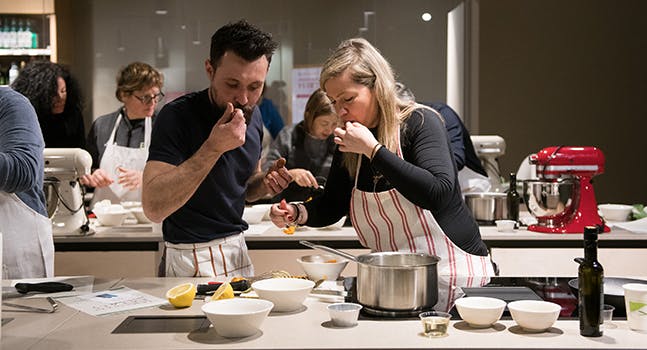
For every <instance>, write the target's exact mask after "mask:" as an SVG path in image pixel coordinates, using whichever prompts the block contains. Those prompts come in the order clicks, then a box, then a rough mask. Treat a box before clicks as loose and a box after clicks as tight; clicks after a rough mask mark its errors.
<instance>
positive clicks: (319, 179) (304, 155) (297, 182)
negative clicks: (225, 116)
mask: <svg viewBox="0 0 647 350" xmlns="http://www.w3.org/2000/svg"><path fill="white" fill-rule="evenodd" d="M335 127H337V115H336V114H335V110H334V107H333V105H332V104H331V103H330V100H329V99H328V97H327V96H326V93H324V92H323V91H321V89H317V90H316V91H315V92H313V93H312V95H310V98H308V102H307V103H306V107H305V111H304V113H303V120H302V121H301V122H299V123H297V124H295V125H292V126H286V127H284V128H283V130H281V132H279V134H278V135H277V137H276V139H275V140H274V141H273V142H272V145H271V147H270V150H269V152H268V154H267V157H266V158H265V161H264V162H263V170H264V171H267V169H269V168H270V166H272V164H274V162H275V161H276V160H277V159H279V158H281V157H283V158H285V160H286V168H287V169H290V170H289V173H290V175H292V178H293V179H294V181H293V182H292V183H290V185H289V186H288V188H286V189H285V190H284V191H283V192H281V193H279V194H278V195H277V196H276V197H274V198H273V199H272V201H273V202H278V201H280V200H281V199H283V198H285V199H286V200H288V201H304V200H306V199H308V198H309V197H311V196H312V195H313V193H314V192H315V191H316V190H317V189H318V188H319V187H320V186H324V185H325V183H326V178H327V177H328V172H329V171H330V164H331V163H332V156H333V153H334V151H335V142H334V141H333V135H332V132H333V130H334V129H335Z"/></svg>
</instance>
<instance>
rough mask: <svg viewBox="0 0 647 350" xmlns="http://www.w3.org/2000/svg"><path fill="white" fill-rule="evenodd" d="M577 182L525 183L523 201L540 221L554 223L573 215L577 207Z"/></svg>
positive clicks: (542, 181)
mask: <svg viewBox="0 0 647 350" xmlns="http://www.w3.org/2000/svg"><path fill="white" fill-rule="evenodd" d="M576 182H577V181H576V180H575V179H561V180H557V181H551V180H548V181H544V180H526V181H524V182H523V199H524V201H525V203H526V205H527V207H528V211H529V212H530V213H531V214H532V215H534V216H535V217H537V219H538V220H539V221H542V220H546V221H549V222H547V224H549V225H550V224H551V223H550V221H554V220H556V219H559V218H563V217H564V216H566V215H571V214H572V213H573V210H574V209H575V208H576V207H577V203H576V202H577V201H578V199H579V198H577V196H576V191H575V189H576Z"/></svg>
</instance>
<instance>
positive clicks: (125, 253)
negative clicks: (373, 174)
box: [54, 222, 647, 277]
mask: <svg viewBox="0 0 647 350" xmlns="http://www.w3.org/2000/svg"><path fill="white" fill-rule="evenodd" d="M93 227H94V229H95V231H96V232H95V233H94V234H93V235H89V236H55V237H54V244H55V247H56V275H87V274H89V275H101V276H109V277H121V276H126V277H150V276H155V275H156V273H157V265H158V262H159V261H160V257H161V254H162V252H163V249H164V245H163V240H162V235H161V233H155V232H153V229H152V226H151V225H150V224H148V225H142V224H138V225H134V224H127V225H123V226H113V227H101V226H94V225H93ZM480 230H481V236H482V237H483V240H484V242H485V244H486V245H487V246H488V247H489V249H490V252H491V254H492V257H493V259H494V261H496V262H497V264H498V265H499V267H500V269H501V273H502V275H507V276H518V275H553V276H568V275H572V274H573V273H574V271H577V266H576V265H575V264H574V263H573V258H574V257H578V256H581V255H582V254H583V250H582V235H581V234H546V233H539V232H531V231H528V230H526V229H524V228H522V229H519V230H515V231H514V232H498V231H497V229H496V227H494V226H481V227H480ZM245 235H246V241H247V245H248V247H249V249H250V255H251V256H252V259H253V261H254V264H255V266H256V270H257V271H259V272H263V271H268V270H272V269H279V268H283V269H287V270H288V271H289V272H291V273H296V274H298V273H300V272H301V270H300V267H299V266H298V264H297V263H296V261H295V259H296V258H297V257H299V256H302V255H307V254H312V253H313V251H312V250H310V249H307V248H305V247H303V246H301V245H300V244H299V241H300V240H309V241H314V242H317V243H320V244H324V245H328V246H330V247H334V248H339V249H343V250H345V251H347V252H349V253H351V254H356V255H357V254H362V253H365V252H368V250H367V249H364V248H362V246H361V245H360V244H359V241H358V240H357V236H356V234H355V231H354V230H353V228H352V227H342V228H323V229H316V228H309V227H300V228H299V229H297V231H296V232H295V233H294V234H293V235H286V234H285V233H283V231H282V230H281V229H279V228H276V227H274V226H273V225H272V224H271V223H269V222H262V223H261V224H258V225H251V226H250V229H249V230H248V231H247V232H246V233H245ZM599 247H600V252H599V254H600V261H601V262H602V264H603V266H604V267H605V271H606V273H607V275H608V276H618V275H623V274H640V273H641V272H642V266H645V265H647V251H646V250H645V249H647V235H646V234H636V233H632V232H629V231H624V230H617V229H613V230H612V231H611V232H610V233H605V234H603V235H600V239H599ZM348 269H350V270H348ZM347 270H348V271H347V273H350V274H353V272H354V266H353V264H349V266H348V267H347Z"/></svg>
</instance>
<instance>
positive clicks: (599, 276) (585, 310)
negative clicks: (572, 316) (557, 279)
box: [577, 226, 604, 337]
mask: <svg viewBox="0 0 647 350" xmlns="http://www.w3.org/2000/svg"><path fill="white" fill-rule="evenodd" d="M599 232H600V230H599V228H598V227H597V226H586V227H585V228H584V260H582V261H581V262H580V267H579V270H578V274H577V280H578V284H579V286H578V293H579V297H578V312H579V319H580V334H581V335H583V336H585V337H601V336H602V330H600V324H602V307H603V305H604V269H603V268H602V265H601V264H600V262H599V261H598V233H599Z"/></svg>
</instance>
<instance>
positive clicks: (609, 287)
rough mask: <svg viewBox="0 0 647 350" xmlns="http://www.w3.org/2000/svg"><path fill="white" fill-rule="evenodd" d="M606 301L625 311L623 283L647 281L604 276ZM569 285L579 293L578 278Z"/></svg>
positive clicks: (621, 311) (576, 293)
mask: <svg viewBox="0 0 647 350" xmlns="http://www.w3.org/2000/svg"><path fill="white" fill-rule="evenodd" d="M577 259H581V258H576V260H577ZM603 283H604V303H605V304H609V305H613V306H614V307H615V308H616V311H620V313H624V311H625V294H624V293H625V292H624V289H622V285H623V284H627V283H647V281H644V280H639V279H634V278H623V277H604V279H603ZM568 286H569V287H571V290H572V291H573V294H575V295H576V296H577V295H578V286H579V285H578V281H577V278H573V279H572V280H569V281H568Z"/></svg>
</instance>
